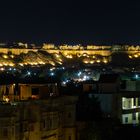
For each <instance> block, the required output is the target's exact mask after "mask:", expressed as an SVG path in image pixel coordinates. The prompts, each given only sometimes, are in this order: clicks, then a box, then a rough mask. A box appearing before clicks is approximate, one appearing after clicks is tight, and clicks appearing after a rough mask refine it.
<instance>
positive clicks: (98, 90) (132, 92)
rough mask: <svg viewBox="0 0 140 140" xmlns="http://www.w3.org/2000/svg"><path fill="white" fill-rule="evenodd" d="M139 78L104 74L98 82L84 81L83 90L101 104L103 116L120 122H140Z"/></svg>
mask: <svg viewBox="0 0 140 140" xmlns="http://www.w3.org/2000/svg"><path fill="white" fill-rule="evenodd" d="M139 82H140V81H139V80H137V79H135V80H134V79H133V80H132V79H127V80H125V81H122V80H121V77H120V76H119V75H118V74H104V75H101V76H100V79H99V81H98V82H94V81H93V82H91V81H90V83H88V82H84V83H83V92H86V93H89V94H91V95H92V94H93V95H94V96H95V97H97V98H98V100H99V101H100V104H101V108H102V111H103V113H104V117H107V118H113V119H116V120H119V121H120V122H121V123H122V124H134V125H135V124H139V123H140V88H139Z"/></svg>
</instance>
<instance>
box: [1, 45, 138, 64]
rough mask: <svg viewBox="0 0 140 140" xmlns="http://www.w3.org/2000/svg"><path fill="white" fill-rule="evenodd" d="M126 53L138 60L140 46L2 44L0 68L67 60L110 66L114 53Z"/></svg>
mask: <svg viewBox="0 0 140 140" xmlns="http://www.w3.org/2000/svg"><path fill="white" fill-rule="evenodd" d="M118 52H119V53H120V52H121V53H125V54H127V55H128V58H130V59H133V58H134V59H138V58H139V56H140V46H130V45H113V46H95V45H87V46H82V45H75V46H71V45H60V46H55V45H54V44H43V45H42V46H41V47H38V46H35V45H34V44H31V45H28V44H23V43H17V44H16V46H15V45H13V46H12V45H7V44H3V43H1V44H0V66H15V65H18V66H25V65H32V66H36V65H46V64H49V65H52V66H56V65H62V64H63V63H64V62H65V61H67V60H78V61H80V62H82V63H83V64H85V65H93V64H108V63H109V62H110V61H111V58H112V57H111V56H112V54H114V53H118Z"/></svg>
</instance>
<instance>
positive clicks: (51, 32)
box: [0, 0, 140, 45]
mask: <svg viewBox="0 0 140 140" xmlns="http://www.w3.org/2000/svg"><path fill="white" fill-rule="evenodd" d="M122 1H123V0H122ZM122 1H119V0H118V1H116V2H115V1H114V0H112V1H107V0H102V1H101V0H97V1H94V0H93V1H92V2H91V1H88V0H85V1H84V2H82V1H76V0H75V1H72V0H65V1H61V0H55V1H53V0H51V1H47V0H44V1H43V0H28V1H25V0H9V1H8V0H7V1H4V2H2V1H0V42H12V41H14V42H17V41H22V42H29V43H33V42H35V43H43V42H48V43H55V44H63V43H68V44H72V45H73V44H104V45H105V44H140V3H136V2H134V1H133V0H132V2H129V1H123V2H122Z"/></svg>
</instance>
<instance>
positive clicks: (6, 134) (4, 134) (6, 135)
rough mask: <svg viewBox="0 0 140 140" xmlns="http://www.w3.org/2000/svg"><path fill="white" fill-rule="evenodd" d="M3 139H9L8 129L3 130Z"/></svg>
mask: <svg viewBox="0 0 140 140" xmlns="http://www.w3.org/2000/svg"><path fill="white" fill-rule="evenodd" d="M3 137H8V128H3Z"/></svg>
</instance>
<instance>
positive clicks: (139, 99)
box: [138, 97, 140, 106]
mask: <svg viewBox="0 0 140 140" xmlns="http://www.w3.org/2000/svg"><path fill="white" fill-rule="evenodd" d="M138 106H140V97H139V98H138Z"/></svg>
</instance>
